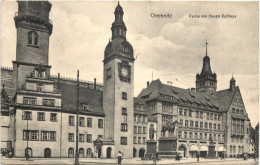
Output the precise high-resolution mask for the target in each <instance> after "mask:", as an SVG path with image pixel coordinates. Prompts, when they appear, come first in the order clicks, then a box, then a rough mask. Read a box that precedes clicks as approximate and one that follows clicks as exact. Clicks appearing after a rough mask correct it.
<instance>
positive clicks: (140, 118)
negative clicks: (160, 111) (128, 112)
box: [134, 115, 147, 123]
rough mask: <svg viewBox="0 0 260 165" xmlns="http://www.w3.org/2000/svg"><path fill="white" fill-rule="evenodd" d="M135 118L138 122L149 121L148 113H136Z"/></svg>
mask: <svg viewBox="0 0 260 165" xmlns="http://www.w3.org/2000/svg"><path fill="white" fill-rule="evenodd" d="M134 118H135V122H136V123H147V115H135V116H134Z"/></svg>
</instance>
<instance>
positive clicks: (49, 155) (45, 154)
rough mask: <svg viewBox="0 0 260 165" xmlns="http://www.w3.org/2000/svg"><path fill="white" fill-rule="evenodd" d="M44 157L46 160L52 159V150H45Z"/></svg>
mask: <svg viewBox="0 0 260 165" xmlns="http://www.w3.org/2000/svg"><path fill="white" fill-rule="evenodd" d="M44 157H45V158H50V157H51V149H49V148H45V150H44Z"/></svg>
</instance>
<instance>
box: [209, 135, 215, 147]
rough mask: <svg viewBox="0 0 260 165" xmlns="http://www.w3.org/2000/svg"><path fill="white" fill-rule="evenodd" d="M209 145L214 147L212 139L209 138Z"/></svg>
mask: <svg viewBox="0 0 260 165" xmlns="http://www.w3.org/2000/svg"><path fill="white" fill-rule="evenodd" d="M209 145H211V146H213V145H214V142H213V139H212V137H209Z"/></svg>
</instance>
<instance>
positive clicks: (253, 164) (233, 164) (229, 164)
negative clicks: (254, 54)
mask: <svg viewBox="0 0 260 165" xmlns="http://www.w3.org/2000/svg"><path fill="white" fill-rule="evenodd" d="M73 163H74V158H50V159H46V158H32V159H31V160H29V161H26V160H25V159H23V158H13V159H8V158H1V165H7V164H44V165H45V164H55V165H56V164H73ZM80 164H98V165H108V164H111V165H112V164H117V159H90V158H81V159H80ZM122 164H124V165H127V164H129V165H130V164H131V165H133V164H134V165H135V164H144V165H152V164H153V162H152V161H151V160H148V161H146V160H141V159H140V158H135V159H124V160H123V163H122ZM157 164H165V165H166V164H215V165H216V164H226V165H241V164H246V165H258V164H259V161H258V160H257V161H254V159H249V160H243V159H225V160H220V159H203V158H201V159H200V162H197V159H195V158H188V159H182V160H181V161H175V160H171V159H168V160H160V161H159V162H157Z"/></svg>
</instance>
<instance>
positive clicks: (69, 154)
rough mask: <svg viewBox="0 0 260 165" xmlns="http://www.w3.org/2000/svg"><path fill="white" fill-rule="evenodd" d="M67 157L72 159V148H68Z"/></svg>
mask: <svg viewBox="0 0 260 165" xmlns="http://www.w3.org/2000/svg"><path fill="white" fill-rule="evenodd" d="M68 157H69V158H73V157H74V149H73V148H72V147H70V148H69V150H68Z"/></svg>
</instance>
